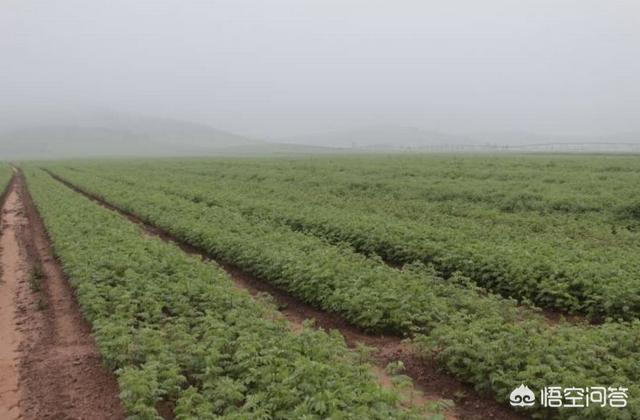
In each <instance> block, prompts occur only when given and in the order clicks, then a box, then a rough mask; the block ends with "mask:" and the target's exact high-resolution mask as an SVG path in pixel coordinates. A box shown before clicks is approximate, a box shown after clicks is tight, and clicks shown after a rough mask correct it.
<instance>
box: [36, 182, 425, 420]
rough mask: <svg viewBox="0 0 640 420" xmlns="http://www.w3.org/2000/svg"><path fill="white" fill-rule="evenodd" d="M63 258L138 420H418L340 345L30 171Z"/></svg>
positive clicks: (219, 272) (127, 405) (125, 402)
mask: <svg viewBox="0 0 640 420" xmlns="http://www.w3.org/2000/svg"><path fill="white" fill-rule="evenodd" d="M28 184H29V189H30V191H31V192H32V196H33V198H34V201H35V203H36V205H37V207H38V210H39V212H40V214H41V216H42V218H43V220H44V222H45V225H46V227H47V230H48V233H49V235H50V237H51V238H52V242H53V246H54V250H55V253H56V255H57V256H58V257H59V259H60V261H61V262H62V265H63V268H64V271H65V273H66V274H67V275H68V277H69V279H70V281H71V283H72V285H73V287H74V288H75V292H76V296H77V298H78V302H79V304H80V306H81V308H82V310H83V312H84V315H85V316H86V318H87V319H88V320H89V321H90V322H91V324H92V327H93V334H94V336H95V339H96V342H97V344H98V346H99V348H100V351H101V353H102V356H103V359H104V362H105V364H106V365H107V366H108V367H110V368H111V369H113V370H114V371H115V372H116V374H117V377H118V382H119V384H120V389H121V399H122V402H123V405H124V407H125V408H126V410H127V412H128V414H129V415H130V416H131V418H134V419H157V418H159V414H158V409H157V407H158V405H159V404H168V405H169V406H171V407H174V414H175V416H176V418H180V419H187V418H203V419H206V418H237V419H241V418H242V419H244V418H269V419H290V418H314V419H315V418H352V419H361V418H371V419H386V418H403V419H404V418H406V419H410V418H416V417H417V416H416V415H415V414H414V413H412V412H411V411H410V410H408V409H406V408H404V407H402V405H401V404H400V403H399V397H398V395H396V394H395V393H393V392H389V391H385V390H383V389H381V387H380V386H378V385H377V384H376V383H375V382H374V379H373V377H372V375H371V373H370V372H369V370H368V368H367V367H366V366H365V365H363V364H361V363H358V360H357V359H358V357H357V355H356V354H354V353H352V352H350V351H349V350H348V349H347V348H346V345H345V343H344V341H343V340H342V338H341V337H340V336H339V335H336V334H326V333H324V332H322V331H314V330H311V329H309V328H304V329H303V331H302V332H300V333H299V334H293V333H292V332H290V331H289V329H288V328H287V326H286V325H285V324H284V323H283V322H282V321H277V320H276V319H277V316H276V315H275V314H274V313H273V311H274V309H273V307H272V304H269V303H262V302H261V301H259V300H258V301H255V300H253V299H252V298H251V297H250V296H249V295H248V294H247V293H246V292H243V291H240V290H238V289H236V288H235V287H234V286H233V285H232V284H231V282H230V281H229V279H228V277H227V276H226V274H225V273H224V272H223V271H222V270H221V269H220V268H219V267H217V266H215V265H213V264H209V263H204V262H202V261H201V260H199V259H197V258H193V257H189V256H187V255H186V254H184V253H183V252H182V251H181V250H180V249H178V248H177V247H175V246H172V245H168V244H166V243H163V242H162V241H160V240H158V239H155V238H150V237H148V236H145V235H143V234H142V233H141V232H140V231H139V229H138V227H137V226H135V225H134V224H132V223H130V222H129V221H128V220H126V219H125V218H123V217H120V216H118V215H116V214H115V213H113V212H111V211H109V210H106V209H103V208H101V207H99V206H97V205H96V204H94V203H91V202H90V201H89V200H87V199H85V198H84V197H82V196H80V195H79V194H76V193H74V192H72V191H71V190H69V189H68V188H67V187H64V186H62V185H61V184H60V183H58V182H57V181H54V180H53V179H51V178H50V177H49V176H48V175H47V174H45V173H44V172H41V171H37V170H29V171H28Z"/></svg>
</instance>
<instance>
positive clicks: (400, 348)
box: [47, 171, 526, 420]
mask: <svg viewBox="0 0 640 420" xmlns="http://www.w3.org/2000/svg"><path fill="white" fill-rule="evenodd" d="M47 172H48V171H47ZM48 173H49V175H51V176H52V177H53V178H54V179H56V180H57V181H59V182H61V183H62V184H64V185H66V186H67V187H68V188H70V189H72V190H74V191H76V192H78V193H80V194H82V195H84V196H85V197H87V198H89V199H90V200H92V201H94V202H96V203H98V204H100V205H101V206H103V207H105V208H107V209H109V210H112V211H114V212H117V213H119V214H121V215H123V216H124V217H126V218H128V219H129V220H130V221H131V222H133V223H135V224H137V225H138V226H140V228H141V229H142V230H143V231H144V232H145V233H146V234H148V235H152V236H156V237H159V238H161V239H163V240H164V241H166V242H170V243H173V244H174V245H176V246H178V247H180V248H181V249H182V250H183V251H185V252H186V253H188V254H190V255H194V256H198V257H199V258H201V259H203V260H204V261H213V260H212V259H211V258H209V256H208V255H207V254H206V252H204V251H202V250H199V249H198V248H196V247H194V246H192V245H189V244H187V243H184V242H182V241H180V240H178V239H176V238H174V237H173V236H172V235H170V234H169V233H167V232H165V231H163V230H161V229H159V228H157V227H155V226H151V225H148V224H146V223H145V222H143V221H142V220H140V219H139V218H138V217H136V216H135V215H133V214H131V213H128V212H126V211H124V210H121V209H119V208H118V207H116V206H113V205H111V204H110V203H108V202H106V201H104V200H103V199H101V198H100V197H97V196H95V195H93V194H90V193H87V192H85V191H83V190H82V189H80V188H78V187H76V186H75V185H73V184H71V183H69V182H68V181H66V180H65V179H63V178H60V177H58V176H57V175H55V174H53V173H51V172H48ZM217 264H218V265H220V266H221V267H222V268H224V270H225V271H226V272H227V273H228V274H229V276H230V277H231V279H232V280H233V281H234V284H235V285H236V286H237V287H240V288H242V289H245V290H247V291H248V292H249V293H250V294H251V295H253V296H257V295H259V294H265V293H266V294H268V295H269V296H271V298H272V299H273V300H274V301H275V303H276V304H277V305H278V307H279V308H280V312H281V313H282V315H283V316H284V317H285V318H286V319H287V320H288V321H289V323H290V325H291V326H292V328H293V329H294V330H295V329H299V328H300V327H301V326H302V323H303V322H304V321H305V320H312V321H313V322H314V325H315V326H316V327H317V328H323V329H325V330H331V329H335V330H338V331H340V332H341V333H342V335H343V336H344V338H345V341H346V343H347V345H349V347H351V348H355V347H357V346H359V345H365V346H367V347H370V348H371V349H372V353H371V359H372V362H373V363H374V366H373V368H372V372H373V374H374V375H375V376H376V378H377V379H378V382H379V383H380V384H381V385H382V386H385V387H388V386H389V385H390V383H391V376H390V375H389V374H387V373H386V372H385V367H386V366H387V365H388V363H390V362H396V361H401V362H402V363H403V364H404V366H405V369H406V370H405V372H404V374H406V375H408V376H410V377H411V378H412V380H413V382H414V387H413V389H410V390H408V391H407V393H409V394H411V398H412V400H413V403H414V404H423V403H429V402H441V401H444V400H454V401H455V407H454V408H453V409H450V410H447V411H446V413H445V416H446V418H447V419H461V420H481V419H483V420H484V419H496V420H503V419H504V420H506V419H509V420H511V419H523V418H526V417H524V416H522V415H520V414H518V413H515V412H514V411H512V410H510V409H509V408H508V407H506V406H503V405H501V404H499V403H498V402H496V401H495V400H494V399H493V398H491V397H484V396H481V395H479V394H478V393H477V392H476V391H475V390H474V389H473V387H472V386H471V385H468V384H465V383H462V382H460V381H458V380H456V379H455V378H453V377H451V376H450V375H447V374H445V373H443V372H441V371H440V369H439V368H438V366H437V365H436V363H435V362H434V361H433V360H425V359H422V358H420V357H419V356H418V355H417V354H416V352H414V351H413V349H412V347H411V345H410V344H408V343H406V342H404V341H403V339H402V338H400V337H395V336H388V335H382V336H375V335H370V334H366V333H364V332H362V331H361V330H359V329H358V328H356V327H354V326H352V325H350V324H349V323H348V322H347V321H345V320H344V319H343V318H342V317H340V316H339V315H337V314H334V313H328V312H325V311H321V310H318V309H316V308H314V307H313V306H311V305H309V304H307V303H304V302H302V301H301V300H299V299H297V298H295V297H293V296H291V295H290V294H288V293H286V292H284V291H282V290H280V289H278V288H275V287H273V286H271V285H270V284H269V283H267V282H265V281H261V280H260V279H257V278H255V277H253V276H251V275H248V274H246V273H244V272H243V271H242V270H240V269H239V268H237V267H235V266H233V265H231V264H225V263H221V262H217Z"/></svg>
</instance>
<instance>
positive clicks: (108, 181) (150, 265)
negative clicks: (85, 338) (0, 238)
mask: <svg viewBox="0 0 640 420" xmlns="http://www.w3.org/2000/svg"><path fill="white" fill-rule="evenodd" d="M21 167H22V172H21V173H20V174H19V175H16V176H19V177H20V179H24V182H25V183H26V185H25V191H26V190H27V189H28V193H29V195H30V196H31V197H32V199H33V202H34V204H35V207H36V208H37V212H38V214H39V217H41V218H42V222H43V223H44V226H45V228H46V231H47V233H48V239H49V240H50V246H51V247H52V249H53V252H54V253H55V256H56V258H57V261H58V262H59V264H60V266H61V268H62V270H63V271H64V274H65V275H66V277H67V278H68V281H69V283H70V284H71V286H72V288H73V290H74V293H75V297H76V299H77V302H78V305H79V308H80V310H81V311H82V314H83V315H84V317H85V318H86V319H87V321H88V322H89V323H90V324H91V331H92V336H93V337H94V338H95V343H96V346H97V348H98V350H99V352H100V354H101V357H102V360H103V363H104V365H105V366H106V367H107V368H108V371H110V372H113V374H114V375H115V380H116V381H117V384H118V387H119V397H120V400H121V402H122V406H123V410H124V411H125V412H126V413H127V414H128V415H130V416H134V417H137V418H158V416H164V417H166V411H169V412H171V415H170V416H175V417H176V418H218V417H224V418H423V417H434V418H442V417H460V418H483V412H482V410H481V409H479V408H477V407H480V406H479V405H478V404H487V405H486V406H483V407H490V409H491V410H496V411H493V412H492V413H493V415H494V416H495V417H498V418H518V417H520V416H522V417H524V418H527V417H534V418H546V417H552V418H592V419H601V418H614V419H615V418H619V419H633V418H639V417H640V406H639V405H638V404H639V402H640V385H639V384H640V362H639V360H640V319H639V318H640V260H639V259H638V258H637V255H638V254H639V252H640V199H639V198H638V197H637V194H636V191H635V190H636V187H635V186H636V185H638V183H639V182H640V161H638V160H637V159H636V158H634V157H622V156H553V155H541V156H533V155H531V156H484V157H464V156H352V157H323V158H302V157H301V158H286V159H285V158H278V159H274V158H271V159H266V158H260V159H258V158H255V159H250V158H243V159H239V158H238V159H235V158H233V159H232V158H226V159H182V160H178V159H166V160H103V161H85V162H80V161H60V162H32V163H26V164H23V165H21ZM1 169H2V171H3V172H2V173H0V176H1V177H4V181H3V178H0V182H4V184H5V185H6V184H7V183H8V182H9V179H10V177H11V174H12V169H11V167H10V166H8V165H7V166H3V167H2V168H1ZM25 194H26V193H25ZM141 226H144V227H145V229H146V230H147V232H146V233H145V231H144V229H141ZM149 231H150V232H152V233H153V234H154V235H156V237H153V235H150V234H149ZM176 244H177V245H179V246H176ZM185 250H186V251H185ZM194 253H197V254H198V255H200V257H197V256H194V255H193V254H194ZM203 258H204V259H203ZM233 272H241V273H242V274H243V275H244V276H248V277H250V278H251V279H252V281H253V282H257V283H260V284H264V285H265V288H266V289H265V290H267V292H269V291H273V294H274V296H285V297H286V299H289V300H288V302H294V303H295V302H298V303H295V304H296V305H298V304H299V305H301V306H300V307H304V306H302V305H307V307H308V308H309V309H308V311H309V312H310V311H315V312H313V313H316V314H318V315H317V317H318V318H322V317H323V316H324V314H326V315H327V316H333V317H336V319H338V320H339V321H338V322H336V323H335V324H334V325H331V326H330V327H331V328H334V327H335V329H334V330H333V331H329V329H330V328H319V327H322V325H318V324H316V325H314V324H313V323H304V324H303V325H294V328H292V325H291V319H290V318H287V316H288V315H287V308H286V305H283V304H281V303H279V301H278V300H277V299H276V301H275V304H274V301H273V299H274V297H273V296H271V297H269V296H268V293H259V294H255V293H254V294H253V295H252V294H250V293H247V291H246V290H242V288H239V287H235V286H234V282H235V281H236V280H234V279H233ZM236 286H237V285H236ZM294 306H295V305H294ZM301 316H302V315H301ZM302 317H303V318H304V316H302ZM309 318H311V319H312V320H313V319H314V316H311V317H309ZM319 324H321V322H319ZM350 329H353V330H354V331H358V333H357V334H361V335H362V337H367V336H368V337H378V338H381V337H382V338H385V339H387V340H397V343H400V342H401V340H403V339H406V341H402V343H403V344H402V346H403V347H402V348H403V349H406V352H409V353H410V354H411V359H407V363H406V365H407V366H408V367H410V368H409V369H408V370H407V371H406V372H403V369H394V368H393V366H402V363H394V362H393V361H394V358H393V357H391V358H390V357H387V358H380V357H377V356H376V355H377V354H379V353H380V352H377V353H376V349H375V348H373V349H371V350H372V351H373V354H374V356H373V358H371V356H369V357H367V356H366V355H365V354H364V353H366V351H365V350H364V349H362V348H361V347H360V346H358V343H357V342H356V341H357V340H353V338H351V339H350V338H349V334H347V333H346V332H348V331H351V330H350ZM341 333H342V334H341ZM366 342H367V343H369V344H371V343H374V344H373V346H374V347H375V345H376V344H375V341H374V340H373V339H371V340H370V341H366ZM393 342H396V341H393ZM398 345H399V344H398ZM378 350H379V349H378ZM403 351H405V350H403ZM406 352H405V353H403V356H402V357H407V356H406ZM402 357H398V359H402ZM387 362H391V364H390V365H389V367H388V368H387V369H386V371H387V372H388V373H387V375H388V376H389V377H390V378H391V381H392V382H393V384H394V385H393V386H382V385H381V382H384V381H380V380H379V377H378V378H377V379H376V375H375V374H373V373H372V372H376V370H372V367H375V366H378V368H379V369H384V368H385V365H386V364H387ZM409 365H411V366H409ZM432 365H435V368H434V370H433V374H432V375H431V376H425V375H422V376H421V375H420V374H419V372H421V371H424V369H428V368H429V366H432ZM421 369H422V370H421ZM445 378H450V380H451V381H454V382H451V383H452V384H453V383H455V384H458V385H455V387H457V388H455V387H453V386H452V388H450V389H448V390H446V389H445V390H441V391H442V392H440V394H438V395H437V398H433V397H427V396H426V395H427V394H429V393H430V392H429V390H430V388H429V380H430V379H431V380H432V381H433V382H434V383H435V382H436V381H437V380H442V381H444V380H449V379H445ZM410 382H415V384H414V385H415V389H413V388H411V387H412V386H414V385H411V384H410ZM408 383H409V385H407V384H408ZM521 384H527V386H529V387H530V388H531V389H534V390H537V391H538V392H539V390H541V389H543V388H544V387H548V386H560V387H564V388H569V387H598V386H605V387H625V388H628V405H627V407H625V408H616V407H602V406H600V405H595V404H594V405H592V406H589V407H585V408H582V409H580V410H579V411H577V409H562V410H558V409H553V408H546V407H541V406H536V407H527V408H524V409H512V408H507V407H508V402H509V397H510V394H511V391H512V390H513V389H514V388H516V387H518V386H519V385H521ZM407 386H409V387H410V391H409V392H408V394H409V396H410V397H409V398H407V391H406V387H407ZM433 387H434V388H436V387H437V386H436V385H434V386H433ZM454 388H455V389H454ZM448 392H449V393H450V394H448ZM420 394H424V395H422V397H421V398H418V399H420V400H424V401H426V403H425V404H416V403H415V401H414V400H415V399H416V398H414V396H415V395H420ZM453 394H455V395H453ZM448 400H455V405H454V406H451V403H449V402H448ZM474 404H475V405H474ZM474 406H475V407H476V408H475V413H474V409H473V408H471V407H474Z"/></svg>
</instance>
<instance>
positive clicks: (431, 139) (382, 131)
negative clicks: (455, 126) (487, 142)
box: [280, 125, 475, 151]
mask: <svg viewBox="0 0 640 420" xmlns="http://www.w3.org/2000/svg"><path fill="white" fill-rule="evenodd" d="M280 141H281V142H282V143H292V144H302V145H312V146H325V147H340V148H349V149H360V150H380V151H383V150H420V149H426V148H429V147H432V146H440V145H445V144H474V143H475V142H474V141H473V140H471V139H469V138H467V137H464V136H457V135H453V134H446V133H441V132H437V131H428V130H422V129H420V128H415V127H405V126H391V125H381V126H371V127H364V128H360V129H355V130H345V131H330V132H326V133H316V134H309V135H305V136H298V137H290V138H287V139H281V140H280Z"/></svg>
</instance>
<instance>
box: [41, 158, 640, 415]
mask: <svg viewBox="0 0 640 420" xmlns="http://www.w3.org/2000/svg"><path fill="white" fill-rule="evenodd" d="M53 169H54V171H55V172H56V173H58V174H60V175H62V176H63V177H64V178H65V179H67V180H68V181H70V182H72V183H73V184H75V185H77V186H78V187H80V188H82V189H84V190H85V191H88V192H91V193H93V194H95V195H97V196H100V197H102V198H103V199H104V200H106V201H108V202H110V203H111V204H113V205H116V206H118V207H120V208H122V209H124V210H126V211H128V212H131V213H134V214H136V215H138V216H139V217H141V218H142V219H144V220H145V221H147V222H149V223H151V224H153V225H155V226H158V227H160V228H162V229H163V230H165V231H167V232H169V233H171V234H172V235H174V236H176V237H177V238H179V239H181V240H183V241H185V242H188V243H190V244H192V245H194V246H197V247H199V248H202V249H204V250H206V251H207V252H209V253H210V254H211V255H213V256H215V257H217V258H219V259H222V260H225V261H227V262H232V263H234V264H235V265H237V266H239V267H240V268H242V269H244V270H245V271H248V272H250V273H252V274H254V275H256V276H258V277H261V278H263V279H265V280H267V281H269V282H271V283H273V284H274V285H276V286H278V287H281V288H282V289H285V290H287V291H289V292H291V293H293V294H295V295H296V296H298V297H300V298H302V299H304V300H306V301H307V302H310V303H312V304H314V305H315V306H317V307H319V308H321V309H324V310H328V311H333V312H338V313H340V314H342V315H343V316H344V317H345V318H346V319H348V320H349V321H350V322H351V323H353V324H355V325H358V326H360V327H363V328H367V329H372V330H386V331H394V332H397V333H403V334H407V335H412V336H414V340H415V342H416V343H418V344H419V346H420V349H421V352H422V353H423V355H424V356H425V357H427V358H429V357H435V358H436V360H438V361H439V362H440V363H441V364H442V366H443V367H444V368H445V369H447V370H448V371H449V372H451V373H453V374H455V375H457V376H458V377H460V378H462V379H463V380H465V381H468V382H471V383H473V384H474V385H475V386H476V388H477V389H478V390H481V391H486V392H491V393H493V394H494V395H495V396H496V398H497V399H498V400H499V401H506V400H507V399H508V396H509V393H510V391H511V390H512V389H513V388H514V387H515V386H517V385H519V384H520V383H522V382H524V383H527V384H528V385H529V386H531V387H532V388H534V389H541V388H542V387H544V386H551V385H561V386H567V387H570V386H596V385H605V386H627V387H629V388H630V398H631V403H630V407H631V408H630V409H627V410H617V409H610V410H609V411H607V410H606V409H603V408H600V407H590V408H589V409H587V410H584V411H581V412H580V415H581V416H582V418H594V419H595V418H603V417H602V416H607V418H621V419H624V418H632V417H630V415H633V414H635V415H636V416H638V415H640V411H638V410H640V407H639V406H638V405H637V402H638V396H639V395H640V394H639V392H640V389H639V386H638V383H639V382H640V381H639V380H640V364H639V363H638V362H637V360H638V356H639V355H640V329H639V327H640V322H638V321H633V322H630V323H627V322H621V323H605V324H603V325H600V326H597V327H596V326H587V325H580V326H572V325H568V324H566V323H564V322H560V323H559V324H557V325H552V326H551V325H548V324H547V323H546V322H545V321H544V320H543V319H541V318H540V317H538V316H535V315H534V314H532V313H530V312H528V311H526V310H523V309H521V308H518V307H516V306H515V305H514V304H513V302H510V301H506V300H504V299H501V298H499V297H497V296H493V295H486V293H484V292H483V291H482V290H479V289H477V288H474V287H473V286H472V284H471V282H470V281H469V280H468V279H466V278H464V277H462V276H459V275H454V276H453V277H452V278H451V279H449V280H448V281H444V280H443V279H441V278H439V277H438V276H437V275H436V274H435V273H434V272H433V271H432V270H430V269H428V268H427V267H425V266H421V265H419V264H412V265H410V266H407V267H405V270H403V271H399V270H395V269H392V268H390V267H388V266H386V265H385V264H383V263H381V262H380V261H376V260H375V259H369V258H366V257H364V256H362V255H361V254H357V253H354V252H353V251H352V250H351V249H350V248H348V247H338V246H333V245H330V244H328V243H326V242H324V241H322V240H320V239H318V238H316V237H314V236H309V235H305V234H303V233H301V232H295V231H292V230H291V229H289V228H288V227H286V226H277V225H273V224H271V223H261V222H259V221H257V220H255V219H247V218H245V217H244V216H242V215H241V214H239V213H236V212H233V211H230V210H228V209H225V208H222V207H217V206H210V205H207V204H206V203H195V202H193V201H192V200H187V199H182V198H180V197H177V196H175V195H172V194H167V193H164V192H162V191H159V190H153V189H149V188H144V187H139V186H133V185H131V183H123V182H114V181H110V180H106V179H103V178H100V177H98V176H95V175H92V174H90V173H86V172H78V171H69V170H65V169H63V168H60V167H57V168H53ZM630 413H631V414H630ZM537 415H553V416H555V417H566V418H570V417H571V416H573V415H576V413H575V412H572V411H571V410H567V411H559V412H553V413H548V412H546V413H545V412H540V413H537Z"/></svg>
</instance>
